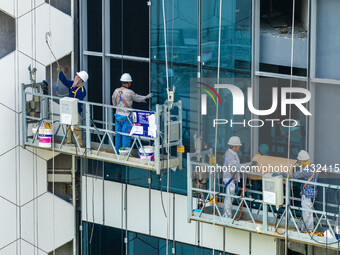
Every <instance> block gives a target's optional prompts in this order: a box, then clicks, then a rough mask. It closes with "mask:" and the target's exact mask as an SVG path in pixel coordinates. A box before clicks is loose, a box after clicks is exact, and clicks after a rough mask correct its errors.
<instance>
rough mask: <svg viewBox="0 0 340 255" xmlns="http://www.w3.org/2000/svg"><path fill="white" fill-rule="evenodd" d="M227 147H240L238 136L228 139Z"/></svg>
mask: <svg viewBox="0 0 340 255" xmlns="http://www.w3.org/2000/svg"><path fill="white" fill-rule="evenodd" d="M228 145H229V146H242V143H241V140H240V138H239V137H238V136H232V137H230V139H229V141H228Z"/></svg>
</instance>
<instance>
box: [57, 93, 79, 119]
mask: <svg viewBox="0 0 340 255" xmlns="http://www.w3.org/2000/svg"><path fill="white" fill-rule="evenodd" d="M60 122H61V123H62V124H66V125H77V124H78V99H76V98H71V97H64V98H62V99H60Z"/></svg>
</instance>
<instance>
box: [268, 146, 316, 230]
mask: <svg viewBox="0 0 340 255" xmlns="http://www.w3.org/2000/svg"><path fill="white" fill-rule="evenodd" d="M297 160H298V165H299V167H300V170H299V171H296V172H294V173H292V174H291V177H292V178H293V179H303V180H305V181H308V182H317V180H318V175H317V171H316V170H315V168H314V167H313V166H312V164H311V161H310V156H309V153H308V152H307V151H304V150H301V151H300V152H299V154H298V156H297ZM277 175H278V173H273V174H272V176H274V177H275V176H277ZM281 175H283V177H287V175H288V173H285V172H281ZM317 194H318V189H317V186H316V185H313V184H308V183H307V184H305V183H302V184H301V192H300V195H301V207H302V209H305V210H302V219H303V223H302V227H301V231H302V232H307V231H314V218H313V213H312V212H311V211H310V210H313V204H314V200H315V198H316V196H317ZM306 209H307V210H308V211H306Z"/></svg>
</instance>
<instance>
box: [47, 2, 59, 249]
mask: <svg viewBox="0 0 340 255" xmlns="http://www.w3.org/2000/svg"><path fill="white" fill-rule="evenodd" d="M48 4H49V8H48V17H49V33H50V34H51V0H48ZM51 55H53V57H54V58H55V56H54V54H53V52H52V51H51ZM51 60H52V59H51ZM50 62H51V63H50V84H51V89H50V96H51V101H50V102H51V103H52V104H53V92H52V61H50ZM57 64H58V62H57ZM58 65H59V64H58ZM58 77H59V74H58ZM52 106H53V105H52ZM51 115H52V116H51V117H52V125H53V123H54V111H53V107H51ZM52 125H51V128H53V126H52ZM54 140H55V135H54V133H53V135H52V141H53V142H52V194H53V197H52V224H53V226H52V238H53V240H52V242H53V246H52V247H53V252H52V254H53V255H55V201H54V200H55V147H54Z"/></svg>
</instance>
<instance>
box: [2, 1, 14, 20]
mask: <svg viewBox="0 0 340 255" xmlns="http://www.w3.org/2000/svg"><path fill="white" fill-rule="evenodd" d="M0 10H1V11H4V12H6V13H8V14H10V15H11V16H14V0H6V1H0Z"/></svg>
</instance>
